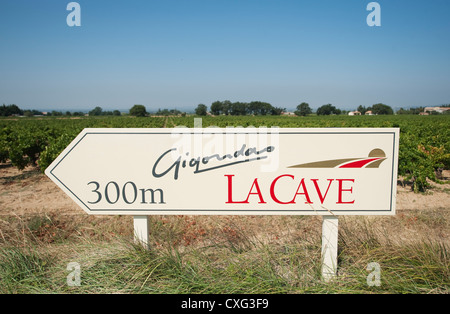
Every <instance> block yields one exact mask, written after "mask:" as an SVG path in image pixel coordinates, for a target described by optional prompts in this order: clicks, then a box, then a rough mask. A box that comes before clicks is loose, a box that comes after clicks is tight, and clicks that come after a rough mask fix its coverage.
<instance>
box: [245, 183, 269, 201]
mask: <svg viewBox="0 0 450 314" xmlns="http://www.w3.org/2000/svg"><path fill="white" fill-rule="evenodd" d="M253 187H255V188H256V193H252V191H253ZM250 195H258V196H259V204H266V202H264V199H263V196H262V194H261V189H260V188H259V184H258V178H256V179H255V181H253V185H252V187H251V188H250V192H248V196H247V200H246V201H245V202H246V203H248V199H249V198H250Z"/></svg>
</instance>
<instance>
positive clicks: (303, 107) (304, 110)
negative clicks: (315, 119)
mask: <svg viewBox="0 0 450 314" xmlns="http://www.w3.org/2000/svg"><path fill="white" fill-rule="evenodd" d="M294 113H295V114H296V115H297V116H302V117H305V116H307V115H309V114H311V113H312V110H311V107H310V106H309V104H308V103H306V102H302V103H301V104H300V105H298V106H297V110H296V111H295V112H294Z"/></svg>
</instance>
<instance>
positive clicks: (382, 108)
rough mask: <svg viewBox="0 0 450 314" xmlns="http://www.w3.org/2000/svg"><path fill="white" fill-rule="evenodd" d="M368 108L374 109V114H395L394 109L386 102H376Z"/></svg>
mask: <svg viewBox="0 0 450 314" xmlns="http://www.w3.org/2000/svg"><path fill="white" fill-rule="evenodd" d="M368 110H372V113H373V114H379V115H381V114H394V110H392V108H391V107H389V106H388V105H385V104H375V105H373V106H372V107H371V108H368Z"/></svg>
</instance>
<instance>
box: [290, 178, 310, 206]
mask: <svg viewBox="0 0 450 314" xmlns="http://www.w3.org/2000/svg"><path fill="white" fill-rule="evenodd" d="M300 187H303V193H298V191H299V190H300ZM297 195H305V197H306V202H305V204H313V202H311V199H310V198H309V194H308V190H307V189H306V186H305V179H304V178H303V179H302V182H300V184H299V185H298V188H297V192H295V195H294V199H293V200H292V202H291V203H295V199H296V198H297Z"/></svg>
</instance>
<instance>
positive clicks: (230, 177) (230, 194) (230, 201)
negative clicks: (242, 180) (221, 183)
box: [225, 174, 248, 204]
mask: <svg viewBox="0 0 450 314" xmlns="http://www.w3.org/2000/svg"><path fill="white" fill-rule="evenodd" d="M225 177H227V178H228V202H226V204H248V198H247V201H243V202H234V201H233V181H232V180H233V177H234V174H233V175H231V174H226V175H225Z"/></svg>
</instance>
